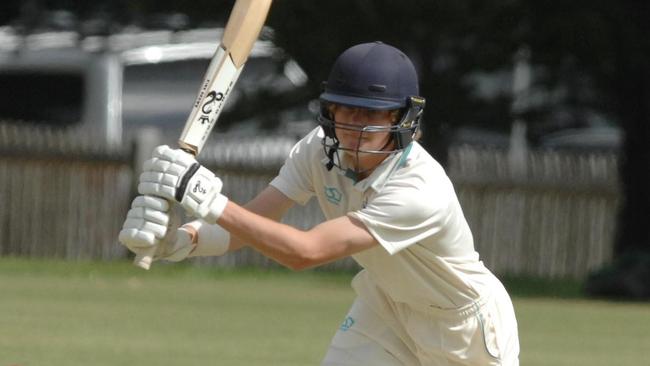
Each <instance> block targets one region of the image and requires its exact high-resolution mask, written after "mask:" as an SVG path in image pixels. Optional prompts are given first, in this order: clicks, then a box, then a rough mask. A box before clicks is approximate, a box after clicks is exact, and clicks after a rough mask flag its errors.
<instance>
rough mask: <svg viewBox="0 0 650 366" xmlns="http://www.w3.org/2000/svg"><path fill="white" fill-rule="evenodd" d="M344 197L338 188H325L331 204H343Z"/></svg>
mask: <svg viewBox="0 0 650 366" xmlns="http://www.w3.org/2000/svg"><path fill="white" fill-rule="evenodd" d="M342 197H343V194H342V193H341V191H339V190H338V189H337V188H334V187H325V198H327V200H328V201H329V202H330V203H333V204H335V205H338V204H340V203H341V198H342Z"/></svg>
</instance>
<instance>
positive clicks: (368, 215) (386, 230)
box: [348, 177, 450, 255]
mask: <svg viewBox="0 0 650 366" xmlns="http://www.w3.org/2000/svg"><path fill="white" fill-rule="evenodd" d="M432 187H435V184H434V185H431V184H424V182H423V181H422V180H417V179H416V180H413V179H409V178H408V177H402V178H400V179H392V180H391V181H390V182H388V183H387V184H386V185H385V186H384V188H383V189H382V190H381V192H379V193H377V194H376V195H375V197H373V198H371V199H370V200H369V201H368V203H367V204H366V207H365V208H362V209H361V210H358V211H354V212H351V213H349V214H348V215H349V216H351V217H353V218H356V219H358V220H359V221H361V222H362V223H363V224H364V225H365V226H366V227H367V229H368V231H370V233H371V234H372V236H373V237H375V239H377V241H378V242H379V244H381V246H383V247H384V248H385V249H386V250H387V251H388V252H389V253H390V254H391V255H392V254H395V253H397V252H399V251H401V250H403V249H404V248H407V247H409V246H411V245H413V244H415V243H417V242H419V241H422V240H424V239H427V238H429V237H431V236H434V235H436V234H437V233H439V232H440V231H441V230H443V228H444V227H445V225H446V222H447V220H448V218H449V216H450V209H449V203H450V200H449V199H448V198H447V197H446V195H445V194H444V193H442V192H440V191H435V190H434V189H433V188H432Z"/></svg>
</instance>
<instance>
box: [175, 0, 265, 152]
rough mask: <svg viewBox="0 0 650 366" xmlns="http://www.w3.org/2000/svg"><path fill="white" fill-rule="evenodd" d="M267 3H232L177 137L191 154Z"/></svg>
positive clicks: (230, 84)
mask: <svg viewBox="0 0 650 366" xmlns="http://www.w3.org/2000/svg"><path fill="white" fill-rule="evenodd" d="M270 6H271V0H238V1H237V2H236V3H235V6H234V8H233V10H232V13H231V14H230V18H229V19H228V24H227V25H226V29H225V30H224V34H223V39H222V41H221V44H220V45H219V47H218V48H217V51H216V53H215V56H214V57H213V58H212V61H211V62H210V66H209V67H208V70H207V72H206V73H205V77H204V79H203V83H202V84H201V88H200V89H199V92H198V95H197V98H196V101H195V102H194V105H193V107H192V112H191V113H190V115H189V117H188V119H187V122H186V123H185V128H184V129H183V133H182V134H181V137H180V139H179V145H180V146H181V148H183V149H185V150H187V151H190V152H192V153H193V154H194V155H198V154H199V153H200V152H201V149H203V146H204V145H205V142H206V140H207V139H208V136H209V135H210V132H211V131H212V129H213V128H214V125H215V124H216V121H217V118H218V117H219V114H220V113H221V111H222V110H223V106H224V105H225V103H226V101H227V100H228V96H229V95H230V91H231V90H232V88H233V86H234V84H235V82H236V81H237V78H238V77H239V74H240V73H241V71H242V69H243V68H244V65H245V63H246V60H247V59H248V55H249V54H250V52H251V50H252V49H253V45H254V44H255V40H257V37H258V36H259V33H260V31H261V30H262V26H263V25H264V20H265V19H266V15H267V14H268V11H269V8H270Z"/></svg>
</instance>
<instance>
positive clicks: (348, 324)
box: [339, 316, 354, 332]
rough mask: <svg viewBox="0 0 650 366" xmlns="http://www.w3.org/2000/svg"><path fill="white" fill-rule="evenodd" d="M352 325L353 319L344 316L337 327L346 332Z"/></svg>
mask: <svg viewBox="0 0 650 366" xmlns="http://www.w3.org/2000/svg"><path fill="white" fill-rule="evenodd" d="M353 325H354V319H353V318H352V317H351V316H347V317H345V319H343V323H341V326H340V327H339V329H341V330H342V331H344V332H347V331H348V330H349V329H350V328H352V326H353Z"/></svg>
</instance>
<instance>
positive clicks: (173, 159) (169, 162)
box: [138, 145, 228, 222]
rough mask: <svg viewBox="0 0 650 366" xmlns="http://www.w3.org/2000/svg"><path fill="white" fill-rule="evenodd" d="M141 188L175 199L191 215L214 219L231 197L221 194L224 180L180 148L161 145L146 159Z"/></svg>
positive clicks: (149, 192)
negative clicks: (151, 156) (150, 157)
mask: <svg viewBox="0 0 650 366" xmlns="http://www.w3.org/2000/svg"><path fill="white" fill-rule="evenodd" d="M144 168H145V169H144V172H143V173H142V174H141V175H140V183H139V184H138V191H139V192H140V193H141V194H145V195H156V196H160V197H164V198H166V199H169V200H176V201H178V202H180V203H181V205H182V206H183V207H184V208H185V210H187V211H188V213H189V214H191V215H192V216H195V217H198V218H202V219H204V220H207V221H209V222H215V221H216V220H217V218H218V217H219V216H221V213H222V212H223V210H224V208H225V206H226V203H227V202H228V199H227V198H226V197H225V196H223V195H221V188H222V182H221V179H219V178H218V177H216V176H215V175H214V173H212V172H211V171H210V170H208V169H206V168H205V167H203V166H201V165H200V164H199V163H198V162H197V161H196V160H195V159H194V157H193V156H192V155H190V154H188V153H186V152H184V151H183V150H180V149H170V148H169V147H168V146H166V145H162V146H158V147H157V148H156V149H155V150H154V153H153V158H152V159H150V160H148V161H147V162H145V164H144Z"/></svg>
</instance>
